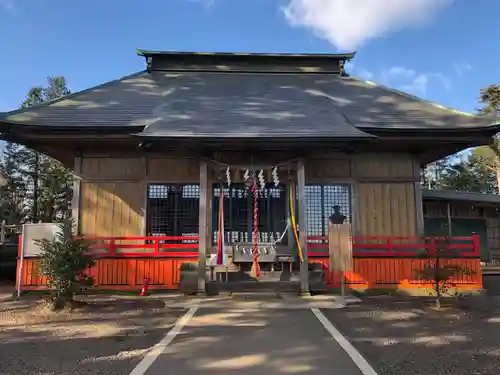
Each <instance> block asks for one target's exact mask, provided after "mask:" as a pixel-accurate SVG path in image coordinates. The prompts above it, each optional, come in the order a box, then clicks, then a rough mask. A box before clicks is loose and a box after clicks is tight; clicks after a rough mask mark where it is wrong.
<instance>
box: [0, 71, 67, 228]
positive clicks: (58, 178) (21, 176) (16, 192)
mask: <svg viewBox="0 0 500 375" xmlns="http://www.w3.org/2000/svg"><path fill="white" fill-rule="evenodd" d="M47 83H48V85H47V87H33V88H31V89H30V90H29V92H28V95H27V96H26V99H25V100H24V101H23V103H22V104H21V108H27V107H30V106H33V105H38V104H41V103H44V102H47V101H50V100H54V99H57V98H60V97H62V96H65V95H68V94H70V91H69V89H68V88H67V87H66V80H65V79H64V77H48V78H47ZM0 171H1V172H2V175H3V176H4V177H5V179H6V184H5V186H4V187H3V188H1V189H2V190H0V193H1V196H0V208H1V211H2V212H0V215H3V217H5V218H8V220H10V221H12V223H13V224H17V223H20V222H25V221H28V222H33V221H35V222H38V221H42V222H54V221H61V220H63V219H67V218H69V217H70V213H71V199H72V195H73V193H72V184H73V175H72V172H71V170H68V169H67V168H65V167H64V166H63V165H62V164H61V163H60V162H58V161H57V160H54V159H52V158H50V157H49V156H47V155H44V154H42V153H39V152H36V151H33V150H31V149H29V148H26V147H24V146H20V145H16V144H13V143H8V144H7V146H6V148H5V151H4V156H3V160H2V163H1V166H0Z"/></svg>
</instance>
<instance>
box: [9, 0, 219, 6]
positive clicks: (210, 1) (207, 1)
mask: <svg viewBox="0 0 500 375" xmlns="http://www.w3.org/2000/svg"><path fill="white" fill-rule="evenodd" d="M0 1H1V0H0ZM189 1H191V2H192V3H199V4H201V5H203V6H204V7H205V8H212V7H213V6H214V5H215V0H189Z"/></svg>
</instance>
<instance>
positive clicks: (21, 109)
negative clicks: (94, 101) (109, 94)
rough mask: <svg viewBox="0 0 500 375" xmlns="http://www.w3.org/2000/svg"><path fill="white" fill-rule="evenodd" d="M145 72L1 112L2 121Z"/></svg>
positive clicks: (0, 118) (0, 119)
mask: <svg viewBox="0 0 500 375" xmlns="http://www.w3.org/2000/svg"><path fill="white" fill-rule="evenodd" d="M143 73H147V71H146V70H142V71H140V72H136V73H132V74H129V75H126V76H123V77H121V78H116V79H113V80H111V81H107V82H104V83H101V84H99V85H96V86H92V87H89V88H87V89H84V90H80V91H77V92H75V93H72V94H69V95H65V96H61V97H59V98H57V99H53V100H49V101H47V102H42V103H39V104H35V105H32V106H29V107H25V108H18V109H14V110H12V111H8V112H0V121H4V119H5V118H6V117H8V116H11V115H16V114H19V113H23V112H26V111H28V110H33V109H37V108H43V107H48V106H50V105H52V104H55V103H59V102H61V101H63V100H67V99H72V98H76V97H78V96H80V95H83V94H86V93H87V92H89V91H92V90H96V89H100V88H102V87H105V86H110V85H113V84H116V83H118V82H121V81H123V80H125V79H128V78H133V77H137V76H139V75H141V74H143Z"/></svg>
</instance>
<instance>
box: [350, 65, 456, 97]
mask: <svg viewBox="0 0 500 375" xmlns="http://www.w3.org/2000/svg"><path fill="white" fill-rule="evenodd" d="M354 75H356V76H359V77H361V78H363V79H366V80H368V81H376V82H380V83H381V84H383V85H385V86H388V87H393V88H395V89H397V90H401V91H405V92H408V93H410V94H413V95H417V96H423V97H425V96H426V95H427V90H428V87H429V85H431V84H439V85H441V86H442V87H444V88H445V89H446V90H451V88H452V84H451V81H450V80H449V79H448V77H446V76H445V75H444V74H442V73H432V72H417V71H416V70H414V69H410V68H406V67H404V66H393V67H391V68H389V69H386V70H383V71H382V72H380V74H375V73H373V72H371V71H369V70H366V69H364V68H363V69H359V70H356V71H355V74H354Z"/></svg>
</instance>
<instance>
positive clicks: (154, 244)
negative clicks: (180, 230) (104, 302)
mask: <svg viewBox="0 0 500 375" xmlns="http://www.w3.org/2000/svg"><path fill="white" fill-rule="evenodd" d="M84 238H85V239H86V240H89V241H91V242H92V245H91V246H90V248H91V249H92V250H93V253H94V254H95V255H96V257H104V256H105V257H126V258H142V257H165V256H168V257H172V258H192V257H197V256H198V241H199V239H200V237H199V236H148V237H84ZM127 242H136V243H127ZM139 249H140V251H129V250H139ZM99 250H101V251H102V250H104V251H103V252H99ZM193 250H194V251H193Z"/></svg>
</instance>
